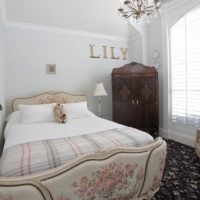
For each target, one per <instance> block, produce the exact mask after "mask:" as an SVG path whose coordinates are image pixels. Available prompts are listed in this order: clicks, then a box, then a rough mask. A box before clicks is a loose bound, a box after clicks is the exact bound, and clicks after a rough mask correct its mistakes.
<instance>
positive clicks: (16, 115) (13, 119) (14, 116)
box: [6, 110, 21, 123]
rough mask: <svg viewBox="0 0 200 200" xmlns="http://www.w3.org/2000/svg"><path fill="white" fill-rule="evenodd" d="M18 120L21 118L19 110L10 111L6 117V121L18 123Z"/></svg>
mask: <svg viewBox="0 0 200 200" xmlns="http://www.w3.org/2000/svg"><path fill="white" fill-rule="evenodd" d="M20 120H21V112H20V111H19V110H18V111H15V112H12V113H10V114H9V115H8V117H7V118H6V122H7V123H19V122H20Z"/></svg>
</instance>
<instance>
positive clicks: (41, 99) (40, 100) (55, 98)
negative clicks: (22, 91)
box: [12, 92, 87, 111]
mask: <svg viewBox="0 0 200 200" xmlns="http://www.w3.org/2000/svg"><path fill="white" fill-rule="evenodd" d="M81 101H87V96H85V95H73V94H68V93H65V92H46V93H42V94H38V95H35V96H32V97H26V98H17V99H14V100H13V103H12V108H13V111H17V110H18V105H19V104H26V105H31V104H47V103H72V102H81Z"/></svg>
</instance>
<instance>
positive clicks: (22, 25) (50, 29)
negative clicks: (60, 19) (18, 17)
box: [4, 20, 129, 42]
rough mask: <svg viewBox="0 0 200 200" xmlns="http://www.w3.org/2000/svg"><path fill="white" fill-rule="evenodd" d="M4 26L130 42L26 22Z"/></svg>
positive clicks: (5, 24)
mask: <svg viewBox="0 0 200 200" xmlns="http://www.w3.org/2000/svg"><path fill="white" fill-rule="evenodd" d="M4 26H5V27H8V28H15V29H21V30H27V31H43V32H48V33H57V34H68V35H73V36H80V37H90V38H94V39H103V40H111V41H122V42H128V41H129V38H128V37H123V36H116V35H106V34H100V33H93V32H86V31H80V30H75V29H65V28H58V27H51V26H45V25H37V24H31V23H26V22H18V21H10V20H6V23H4Z"/></svg>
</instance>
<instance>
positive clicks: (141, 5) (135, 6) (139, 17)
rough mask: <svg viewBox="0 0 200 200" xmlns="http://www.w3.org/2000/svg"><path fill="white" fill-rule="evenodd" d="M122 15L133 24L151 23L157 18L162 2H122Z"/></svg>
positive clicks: (152, 0)
mask: <svg viewBox="0 0 200 200" xmlns="http://www.w3.org/2000/svg"><path fill="white" fill-rule="evenodd" d="M120 4H121V5H120V8H119V9H118V11H119V13H120V15H121V16H122V17H123V18H125V19H130V21H131V22H133V23H141V22H149V21H150V20H151V18H153V17H157V16H158V14H159V9H160V7H161V0H120Z"/></svg>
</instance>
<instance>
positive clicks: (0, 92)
mask: <svg viewBox="0 0 200 200" xmlns="http://www.w3.org/2000/svg"><path fill="white" fill-rule="evenodd" d="M0 12H1V10H0ZM0 16H1V13H0ZM3 43H4V41H3V26H2V19H1V17H0V104H2V106H3V111H0V154H1V150H2V143H3V137H2V136H3V130H2V129H3V127H4V111H5V95H4V93H5V91H4V76H5V73H4V48H3V47H4V44H3Z"/></svg>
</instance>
